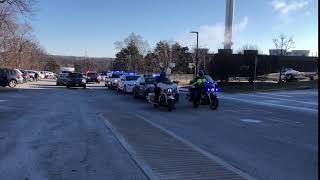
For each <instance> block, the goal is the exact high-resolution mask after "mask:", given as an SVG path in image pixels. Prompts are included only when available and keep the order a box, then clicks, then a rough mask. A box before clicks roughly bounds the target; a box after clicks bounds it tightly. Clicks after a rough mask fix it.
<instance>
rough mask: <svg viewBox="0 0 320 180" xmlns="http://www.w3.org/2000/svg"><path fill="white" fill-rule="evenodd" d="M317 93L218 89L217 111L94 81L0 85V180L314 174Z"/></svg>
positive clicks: (298, 176) (270, 177)
mask: <svg viewBox="0 0 320 180" xmlns="http://www.w3.org/2000/svg"><path fill="white" fill-rule="evenodd" d="M317 99H318V91H317V90H299V91H282V92H272V93H270V92H269V93H267V92H266V93H250V94H245V93H242V94H223V93H222V94H221V95H220V107H219V109H218V110H217V111H211V110H209V108H208V107H206V106H202V107H200V108H198V109H193V108H192V105H191V104H190V103H188V102H187V101H186V100H185V99H184V98H181V101H180V102H179V104H177V109H175V110H174V111H173V112H167V111H166V109H161V108H160V109H154V108H153V107H152V105H150V104H148V103H146V102H144V101H143V100H136V99H134V98H133V97H132V95H123V94H119V93H117V92H115V91H111V90H107V89H106V88H105V87H103V84H100V85H97V84H89V85H88V88H87V89H80V88H79V89H66V88H65V87H56V86H55V83H54V81H51V80H50V81H47V80H46V81H38V82H35V83H33V84H29V85H23V86H22V87H21V88H18V89H15V90H11V91H0V179H1V180H7V179H8V180H16V179H17V180H18V179H19V180H20V179H29V180H38V179H39V180H40V179H54V180H55V179H77V180H78V179H148V178H151V179H157V178H160V179H170V178H172V179H185V178H188V177H190V179H192V178H195V179H196V178H198V177H195V176H193V174H192V176H191V173H192V171H193V170H194V169H195V170H197V168H199V171H200V169H201V172H202V174H201V173H200V175H201V177H212V176H213V175H214V173H211V174H210V173H209V172H206V171H211V169H210V170H208V169H204V168H205V167H204V166H203V165H205V164H210V165H211V164H212V163H217V164H222V165H223V167H225V168H226V169H228V170H230V171H223V172H225V173H228V172H229V173H230V172H233V173H235V174H238V175H240V176H242V177H244V178H256V179H263V180H273V179H291V180H295V179H297V180H298V179H308V180H312V179H318V171H317V169H318V102H317ZM162 142H163V144H161V143H162ZM148 144H150V146H148ZM151 145H152V146H151ZM182 147H183V148H182ZM152 148H153V149H152ZM184 149H186V150H185V151H184ZM162 155H163V156H162ZM173 162H175V163H176V166H174V164H175V163H173ZM170 163H171V165H170ZM183 163H186V165H185V166H183V165H181V164H183ZM188 163H189V164H188ZM198 164H199V166H196V165H198ZM201 165H202V166H201ZM207 166H208V165H207ZM188 167H192V169H191V168H189V169H190V170H188V171H190V172H186V171H187V169H188ZM215 167H216V166H215ZM217 167H218V165H217ZM221 171H222V170H221ZM231 174H232V173H230V177H231ZM200 175H199V177H200ZM246 175H248V176H246ZM191 177H192V178H191ZM225 177H229V176H225ZM198 179H201V178H198ZM203 179H205V178H203ZM208 179H210V178H208ZM211 179H212V178H211ZM227 179H228V178H227Z"/></svg>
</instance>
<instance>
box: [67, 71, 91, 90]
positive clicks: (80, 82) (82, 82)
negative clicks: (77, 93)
mask: <svg viewBox="0 0 320 180" xmlns="http://www.w3.org/2000/svg"><path fill="white" fill-rule="evenodd" d="M67 78H68V81H67V83H66V86H67V88H70V87H83V88H84V89H85V88H86V87H87V86H86V78H85V76H84V75H83V74H82V73H70V74H69V75H68V76H67Z"/></svg>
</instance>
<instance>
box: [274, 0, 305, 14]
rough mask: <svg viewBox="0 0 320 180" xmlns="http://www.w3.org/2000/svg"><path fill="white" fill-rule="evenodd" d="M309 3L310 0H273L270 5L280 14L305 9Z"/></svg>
mask: <svg viewBox="0 0 320 180" xmlns="http://www.w3.org/2000/svg"><path fill="white" fill-rule="evenodd" d="M309 4H310V0H273V1H272V2H271V6H272V8H273V10H274V11H276V12H278V13H280V15H282V16H287V15H289V14H290V13H293V12H296V11H299V10H302V9H305V8H306V7H308V6H309Z"/></svg>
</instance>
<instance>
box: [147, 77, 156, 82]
mask: <svg viewBox="0 0 320 180" xmlns="http://www.w3.org/2000/svg"><path fill="white" fill-rule="evenodd" d="M145 81H146V84H154V83H155V82H156V78H153V77H147V78H145Z"/></svg>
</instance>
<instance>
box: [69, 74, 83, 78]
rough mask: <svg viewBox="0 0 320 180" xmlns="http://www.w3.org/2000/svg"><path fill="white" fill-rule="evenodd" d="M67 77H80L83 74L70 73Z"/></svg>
mask: <svg viewBox="0 0 320 180" xmlns="http://www.w3.org/2000/svg"><path fill="white" fill-rule="evenodd" d="M68 77H69V78H82V77H83V75H82V74H80V73H71V74H69V76H68Z"/></svg>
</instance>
